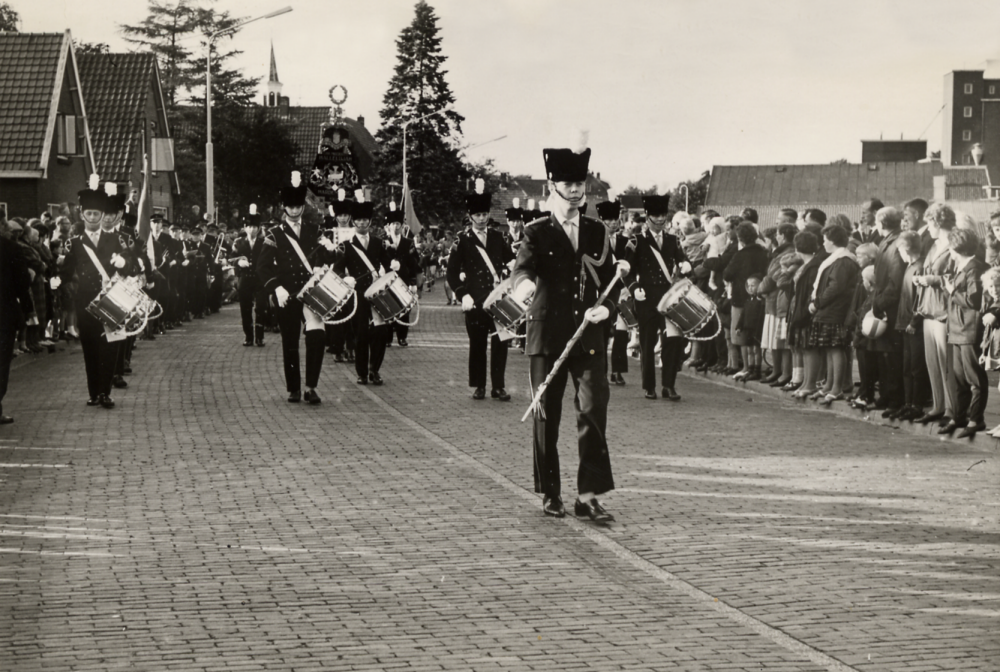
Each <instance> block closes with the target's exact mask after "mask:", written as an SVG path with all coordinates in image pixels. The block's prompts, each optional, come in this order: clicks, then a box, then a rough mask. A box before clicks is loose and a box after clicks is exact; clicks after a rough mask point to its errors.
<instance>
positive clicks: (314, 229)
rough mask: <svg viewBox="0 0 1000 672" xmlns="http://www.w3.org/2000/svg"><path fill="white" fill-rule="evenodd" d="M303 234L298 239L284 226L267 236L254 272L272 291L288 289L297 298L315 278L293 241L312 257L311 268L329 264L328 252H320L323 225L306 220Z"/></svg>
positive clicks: (302, 226)
mask: <svg viewBox="0 0 1000 672" xmlns="http://www.w3.org/2000/svg"><path fill="white" fill-rule="evenodd" d="M299 234H300V235H299V236H298V237H297V238H296V236H295V234H294V233H293V232H292V229H291V227H290V226H289V225H288V224H282V225H281V226H277V227H274V228H272V229H271V230H270V231H268V233H267V235H266V236H265V237H264V244H263V246H262V247H261V250H260V252H259V253H258V257H257V263H256V264H255V265H254V271H255V272H256V274H257V277H258V279H259V280H260V281H261V282H262V283H264V289H265V290H267V291H268V292H273V291H274V290H275V289H277V288H278V287H284V288H285V291H287V292H288V293H289V295H291V296H293V297H294V296H297V295H298V293H299V292H300V291H302V288H303V287H304V286H305V284H306V283H307V282H309V279H310V278H312V273H311V272H310V271H309V269H307V268H306V266H305V264H303V263H302V258H301V257H300V256H299V253H298V252H296V251H295V248H294V247H293V246H292V243H291V241H292V240H293V239H294V240H295V241H296V242H297V243H298V244H299V247H300V248H301V249H302V254H304V255H306V257H307V258H308V260H309V264H310V266H312V267H316V266H321V265H323V264H324V263H326V261H327V255H326V254H325V253H326V250H325V249H319V250H317V245H318V244H319V237H320V230H319V226H317V225H316V224H313V223H310V222H306V221H303V222H302V224H301V228H300V229H299ZM310 255H311V256H310Z"/></svg>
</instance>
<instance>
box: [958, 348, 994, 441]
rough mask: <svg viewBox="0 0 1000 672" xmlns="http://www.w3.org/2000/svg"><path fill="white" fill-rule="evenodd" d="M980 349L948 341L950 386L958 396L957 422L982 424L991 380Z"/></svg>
mask: <svg viewBox="0 0 1000 672" xmlns="http://www.w3.org/2000/svg"><path fill="white" fill-rule="evenodd" d="M979 354H980V353H979V348H978V347H976V346H974V345H952V344H950V343H949V344H948V363H949V366H948V385H950V386H951V393H952V397H953V398H954V399H955V418H954V420H955V422H956V423H958V424H960V425H961V424H964V423H965V422H966V421H968V422H969V424H981V423H982V422H983V412H984V411H985V410H986V401H987V400H988V399H989V396H990V381H989V380H988V379H987V377H986V369H984V368H983V365H982V364H980V363H979Z"/></svg>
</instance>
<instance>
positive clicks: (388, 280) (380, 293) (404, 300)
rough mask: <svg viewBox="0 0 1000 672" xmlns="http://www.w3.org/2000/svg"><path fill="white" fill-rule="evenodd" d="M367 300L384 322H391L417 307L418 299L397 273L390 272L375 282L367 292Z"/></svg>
mask: <svg viewBox="0 0 1000 672" xmlns="http://www.w3.org/2000/svg"><path fill="white" fill-rule="evenodd" d="M365 298H366V299H368V301H369V302H370V303H371V304H372V310H373V311H375V313H376V314H377V315H378V317H379V318H381V320H382V321H383V322H391V321H392V320H394V319H396V318H397V317H400V316H401V315H403V314H405V313H408V312H410V310H411V309H412V308H413V307H414V306H415V305H417V297H415V296H414V295H413V294H411V293H410V290H409V288H407V286H406V283H405V282H403V281H402V280H401V279H400V277H399V276H398V275H396V272H395V271H389V272H388V273H386V274H385V275H383V276H382V277H381V278H379V279H378V280H376V281H375V282H373V283H372V286H371V287H369V288H368V290H367V291H366V292H365ZM376 324H377V322H376Z"/></svg>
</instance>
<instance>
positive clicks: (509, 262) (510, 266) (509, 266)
mask: <svg viewBox="0 0 1000 672" xmlns="http://www.w3.org/2000/svg"><path fill="white" fill-rule="evenodd" d="M515 263H517V259H511V260H510V261H508V262H507V268H508V269H510V270H512V271H513V270H514V264H515Z"/></svg>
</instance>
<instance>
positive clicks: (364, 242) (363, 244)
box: [358, 236, 368, 250]
mask: <svg viewBox="0 0 1000 672" xmlns="http://www.w3.org/2000/svg"><path fill="white" fill-rule="evenodd" d="M358 240H360V241H361V247H363V248H365V249H366V250H367V249H368V236H360V237H359V238H358Z"/></svg>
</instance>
